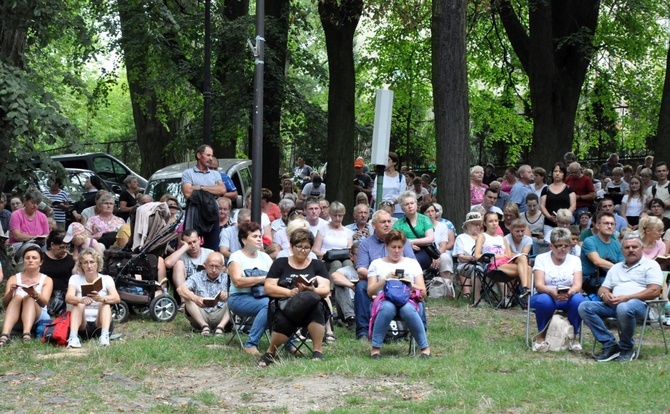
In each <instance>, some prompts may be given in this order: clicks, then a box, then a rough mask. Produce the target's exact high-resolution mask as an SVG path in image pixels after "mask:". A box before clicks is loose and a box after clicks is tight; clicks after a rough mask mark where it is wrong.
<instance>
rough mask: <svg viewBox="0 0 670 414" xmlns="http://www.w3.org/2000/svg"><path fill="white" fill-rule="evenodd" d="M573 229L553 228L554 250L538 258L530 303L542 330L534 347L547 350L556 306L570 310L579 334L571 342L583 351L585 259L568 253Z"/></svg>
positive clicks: (569, 319)
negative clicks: (583, 269)
mask: <svg viewBox="0 0 670 414" xmlns="http://www.w3.org/2000/svg"><path fill="white" fill-rule="evenodd" d="M570 240H571V236H570V232H569V231H568V230H567V229H564V228H560V227H558V228H556V229H554V230H553V231H552V232H551V240H550V245H549V246H550V248H551V251H550V252H547V253H542V254H540V255H538V256H537V257H536V258H535V267H534V268H533V274H534V275H535V290H536V291H537V293H536V294H535V295H533V296H532V297H531V298H530V306H531V307H532V308H535V317H536V319H537V330H538V331H539V333H538V334H537V337H536V338H535V341H534V342H533V351H535V352H547V351H548V350H549V343H547V342H546V341H545V338H546V334H547V326H548V325H549V321H550V320H551V317H552V316H553V314H554V311H556V309H560V310H564V311H567V313H568V321H570V324H571V325H572V326H573V329H574V331H575V336H574V338H573V340H572V343H571V344H570V345H569V349H570V350H571V351H581V350H582V346H581V345H580V344H579V326H580V325H581V322H582V320H581V318H580V317H579V312H578V308H579V304H580V303H582V302H583V301H584V296H583V295H582V294H581V293H580V291H581V290H582V263H581V261H580V260H579V257H577V256H573V255H571V254H568V251H569V250H570Z"/></svg>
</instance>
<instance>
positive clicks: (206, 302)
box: [202, 298, 219, 308]
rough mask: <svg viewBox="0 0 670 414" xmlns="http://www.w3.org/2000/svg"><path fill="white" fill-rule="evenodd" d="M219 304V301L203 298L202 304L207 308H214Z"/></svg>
mask: <svg viewBox="0 0 670 414" xmlns="http://www.w3.org/2000/svg"><path fill="white" fill-rule="evenodd" d="M218 303H219V301H218V300H217V299H216V298H202V304H203V305H205V307H206V308H213V307H215V306H216V305H217V304H218Z"/></svg>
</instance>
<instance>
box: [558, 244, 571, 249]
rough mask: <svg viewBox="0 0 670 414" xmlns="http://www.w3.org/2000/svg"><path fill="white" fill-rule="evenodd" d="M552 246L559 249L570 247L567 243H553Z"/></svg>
mask: <svg viewBox="0 0 670 414" xmlns="http://www.w3.org/2000/svg"><path fill="white" fill-rule="evenodd" d="M554 247H555V248H557V249H559V250H567V249H569V248H570V245H569V244H555V245H554Z"/></svg>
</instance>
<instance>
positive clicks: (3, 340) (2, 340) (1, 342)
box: [0, 333, 9, 346]
mask: <svg viewBox="0 0 670 414" xmlns="http://www.w3.org/2000/svg"><path fill="white" fill-rule="evenodd" d="M7 342H9V334H6V333H3V334H2V335H0V346H5V345H7Z"/></svg>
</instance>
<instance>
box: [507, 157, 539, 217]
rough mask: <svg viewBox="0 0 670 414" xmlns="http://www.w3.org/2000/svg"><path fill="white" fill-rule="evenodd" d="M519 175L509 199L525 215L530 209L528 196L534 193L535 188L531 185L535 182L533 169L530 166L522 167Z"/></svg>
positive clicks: (518, 172)
mask: <svg viewBox="0 0 670 414" xmlns="http://www.w3.org/2000/svg"><path fill="white" fill-rule="evenodd" d="M517 175H518V178H519V179H518V180H517V181H516V183H515V184H514V186H513V187H512V191H511V192H510V194H509V195H510V198H509V199H510V201H511V202H512V203H514V204H516V205H517V206H518V207H519V212H520V213H525V212H526V211H528V207H526V196H527V195H528V194H530V193H532V192H534V189H533V187H532V186H531V185H530V184H531V183H532V182H533V169H532V168H531V167H530V165H522V166H521V167H519V170H518V171H517Z"/></svg>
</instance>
